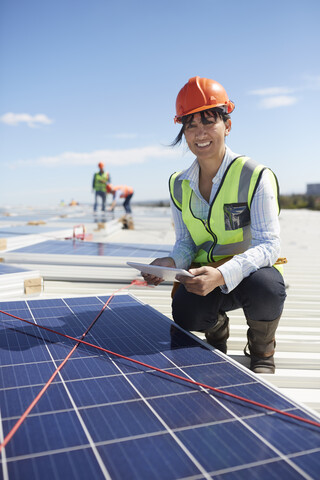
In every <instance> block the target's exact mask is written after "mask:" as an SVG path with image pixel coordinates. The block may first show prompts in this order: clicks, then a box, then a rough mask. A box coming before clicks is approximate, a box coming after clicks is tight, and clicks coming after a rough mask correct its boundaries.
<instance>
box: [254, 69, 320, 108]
mask: <svg viewBox="0 0 320 480" xmlns="http://www.w3.org/2000/svg"><path fill="white" fill-rule="evenodd" d="M302 80H303V85H301V86H297V87H266V88H260V89H256V90H251V91H249V92H248V93H249V95H254V96H257V97H260V101H259V107H260V108H262V109H271V108H279V107H288V106H290V105H294V104H295V103H297V102H299V101H300V99H301V98H302V97H303V93H304V92H307V91H310V90H320V75H304V76H303V77H302Z"/></svg>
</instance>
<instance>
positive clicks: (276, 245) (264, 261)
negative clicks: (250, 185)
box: [218, 171, 280, 293]
mask: <svg viewBox="0 0 320 480" xmlns="http://www.w3.org/2000/svg"><path fill="white" fill-rule="evenodd" d="M269 174H270V173H269V172H268V171H264V172H263V174H262V176H261V179H260V183H259V186H258V188H257V190H256V192H255V195H254V197H253V200H252V203H251V211H250V214H251V235H252V240H251V246H250V248H249V249H248V250H246V251H245V252H244V253H242V254H239V255H235V256H234V257H233V258H232V259H231V260H229V261H228V262H226V263H225V264H223V265H222V266H221V267H218V269H219V270H220V272H221V273H222V275H223V277H224V280H225V285H223V286H222V287H220V288H221V290H222V292H223V293H229V292H230V291H232V290H233V289H234V288H235V287H237V286H238V285H239V283H240V282H241V281H242V280H243V279H244V278H246V277H248V276H249V275H250V274H251V273H253V272H255V271H256V270H258V269H259V268H262V267H270V266H272V265H273V264H274V263H275V262H276V260H277V258H278V257H279V254H280V224H279V218H278V203H277V198H276V197H275V194H274V191H273V188H272V186H271V182H270V180H269Z"/></svg>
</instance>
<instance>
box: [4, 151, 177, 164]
mask: <svg viewBox="0 0 320 480" xmlns="http://www.w3.org/2000/svg"><path fill="white" fill-rule="evenodd" d="M176 157H177V152H176V151H174V150H173V149H171V148H166V147H161V146H147V147H142V148H129V149H125V150H95V151H93V152H83V153H79V152H63V153H60V154H59V155H55V156H44V157H40V158H37V159H29V160H18V161H16V162H11V164H10V166H11V167H13V168H14V167H17V166H21V165H24V166H26V165H30V166H43V167H60V166H68V165H69V166H75V165H76V166H85V165H95V164H97V163H99V162H103V163H105V164H107V165H116V166H124V165H134V164H139V163H144V162H147V161H148V160H152V159H170V158H176Z"/></svg>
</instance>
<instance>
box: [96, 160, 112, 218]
mask: <svg viewBox="0 0 320 480" xmlns="http://www.w3.org/2000/svg"><path fill="white" fill-rule="evenodd" d="M98 167H99V172H97V173H95V174H94V176H93V181H92V188H93V190H94V192H95V198H94V205H93V210H94V212H96V210H97V208H98V198H99V197H100V198H101V210H102V211H103V212H104V211H105V209H106V198H107V191H106V186H107V184H108V182H110V175H109V173H108V172H105V171H104V164H103V163H102V162H100V163H98Z"/></svg>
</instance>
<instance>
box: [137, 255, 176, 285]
mask: <svg viewBox="0 0 320 480" xmlns="http://www.w3.org/2000/svg"><path fill="white" fill-rule="evenodd" d="M150 265H158V266H160V267H169V268H176V264H175V261H174V260H173V258H171V257H162V258H156V259H155V260H153V262H151V263H150ZM142 276H143V278H144V279H145V281H146V282H147V283H148V285H159V283H161V282H163V278H161V277H157V276H155V275H150V274H149V273H142Z"/></svg>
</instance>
